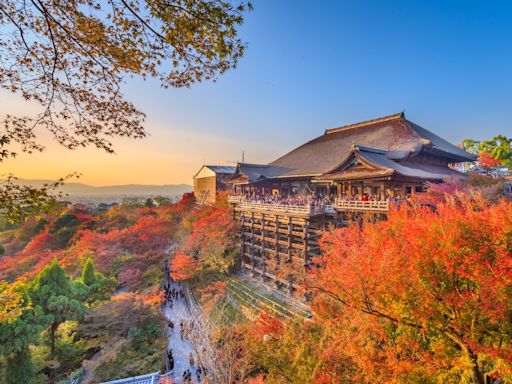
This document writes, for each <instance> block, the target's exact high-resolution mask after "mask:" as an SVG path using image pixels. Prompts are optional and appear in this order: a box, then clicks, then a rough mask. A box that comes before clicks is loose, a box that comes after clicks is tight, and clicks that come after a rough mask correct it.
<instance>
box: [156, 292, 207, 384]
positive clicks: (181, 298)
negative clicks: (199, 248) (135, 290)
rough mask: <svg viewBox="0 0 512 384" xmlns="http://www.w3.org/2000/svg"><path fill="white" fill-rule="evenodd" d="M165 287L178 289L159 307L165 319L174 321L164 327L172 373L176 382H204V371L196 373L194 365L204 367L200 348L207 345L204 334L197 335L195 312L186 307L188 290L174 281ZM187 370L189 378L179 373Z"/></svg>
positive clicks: (198, 323) (202, 350)
mask: <svg viewBox="0 0 512 384" xmlns="http://www.w3.org/2000/svg"><path fill="white" fill-rule="evenodd" d="M169 291H171V292H173V291H174V292H178V294H177V295H174V297H172V298H171V300H167V302H166V304H165V306H164V308H163V311H164V315H165V317H166V318H167V321H168V322H169V321H170V322H172V324H174V327H169V326H168V327H167V335H168V347H167V351H169V350H171V351H172V357H173V360H174V367H173V369H172V371H173V373H174V375H173V376H174V378H175V380H176V383H178V384H189V383H194V384H196V383H206V382H208V380H206V377H205V375H204V373H200V374H199V375H198V374H197V371H198V366H200V367H201V371H203V372H204V371H205V368H204V351H206V350H208V349H209V348H208V347H209V346H205V345H204V343H205V341H204V338H202V337H197V336H198V334H200V333H201V332H199V328H200V327H201V325H200V322H199V320H198V319H197V318H196V316H193V315H192V313H191V311H190V308H189V306H190V303H189V301H188V297H187V294H188V292H187V290H186V289H185V287H183V285H182V284H180V283H178V282H170V289H169ZM191 355H192V357H193V364H192V365H191V364H190V362H191V361H190V356H191ZM201 357H203V359H201ZM187 370H188V371H190V373H191V380H190V381H186V380H184V379H183V373H184V372H186V371H187ZM210 382H211V381H210Z"/></svg>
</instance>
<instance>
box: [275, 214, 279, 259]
mask: <svg viewBox="0 0 512 384" xmlns="http://www.w3.org/2000/svg"><path fill="white" fill-rule="evenodd" d="M274 228H275V229H274V251H275V255H274V257H275V258H276V264H277V265H279V261H280V259H279V216H278V215H276V222H275V226H274Z"/></svg>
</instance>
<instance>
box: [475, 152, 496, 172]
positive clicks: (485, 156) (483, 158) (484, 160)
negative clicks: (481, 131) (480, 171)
mask: <svg viewBox="0 0 512 384" xmlns="http://www.w3.org/2000/svg"><path fill="white" fill-rule="evenodd" d="M478 164H479V165H480V166H481V167H483V168H493V167H498V166H499V165H500V164H501V163H500V161H499V160H498V159H496V158H494V157H492V156H491V154H490V153H489V152H480V154H479V155H478Z"/></svg>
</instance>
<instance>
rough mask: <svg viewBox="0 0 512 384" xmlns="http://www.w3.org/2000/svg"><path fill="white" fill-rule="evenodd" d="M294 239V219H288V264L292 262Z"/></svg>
mask: <svg viewBox="0 0 512 384" xmlns="http://www.w3.org/2000/svg"><path fill="white" fill-rule="evenodd" d="M292 237H293V223H292V218H291V217H288V262H291V261H292Z"/></svg>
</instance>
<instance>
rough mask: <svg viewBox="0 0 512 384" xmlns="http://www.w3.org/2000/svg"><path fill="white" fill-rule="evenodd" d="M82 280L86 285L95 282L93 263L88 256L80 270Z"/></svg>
mask: <svg viewBox="0 0 512 384" xmlns="http://www.w3.org/2000/svg"><path fill="white" fill-rule="evenodd" d="M82 281H83V283H84V284H85V285H87V286H91V285H93V284H94V283H95V282H96V277H95V276H94V264H93V263H92V260H91V258H90V257H89V258H87V261H86V262H85V265H84V269H83V270H82Z"/></svg>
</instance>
